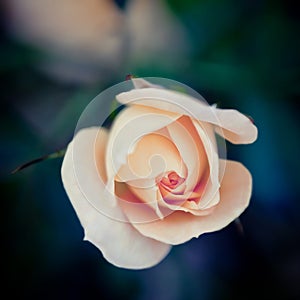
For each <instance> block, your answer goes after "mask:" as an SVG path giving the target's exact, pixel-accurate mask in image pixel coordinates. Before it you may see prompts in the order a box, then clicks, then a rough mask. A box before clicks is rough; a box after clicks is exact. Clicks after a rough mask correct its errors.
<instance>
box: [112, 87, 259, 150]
mask: <svg viewBox="0 0 300 300" xmlns="http://www.w3.org/2000/svg"><path fill="white" fill-rule="evenodd" d="M117 100H118V101H119V102H120V103H122V104H137V105H145V106H150V107H155V108H159V109H162V110H166V111H169V112H174V113H179V114H185V115H188V116H191V117H193V118H195V119H198V120H200V121H202V122H208V123H211V124H214V125H215V126H216V131H217V132H218V133H219V134H221V135H222V136H224V137H225V138H226V139H228V140H229V141H230V142H232V143H234V144H249V143H252V142H254V141H255V140H256V138H257V128H256V126H254V125H253V124H252V122H251V121H250V120H249V118H247V117H246V116H245V115H243V114H241V113H239V112H238V111H236V110H232V109H218V108H215V107H214V106H209V105H207V104H206V103H204V102H201V101H199V100H198V99H196V98H193V97H191V96H189V95H186V94H183V93H180V92H176V91H171V90H167V89H159V88H153V87H151V88H142V89H134V90H131V91H129V92H124V93H121V94H119V95H117Z"/></svg>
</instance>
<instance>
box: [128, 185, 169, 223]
mask: <svg viewBox="0 0 300 300" xmlns="http://www.w3.org/2000/svg"><path fill="white" fill-rule="evenodd" d="M127 185H128V187H129V189H130V190H131V191H132V192H133V193H134V194H135V195H136V196H137V197H138V198H139V199H140V200H141V201H142V202H144V203H146V204H147V205H149V206H150V207H152V208H153V209H154V211H155V212H156V214H157V216H158V217H159V218H160V219H163V217H164V216H163V214H162V213H161V211H160V209H159V206H158V201H157V193H158V187H157V186H156V185H154V186H150V187H137V186H136V184H134V185H130V183H129V182H127Z"/></svg>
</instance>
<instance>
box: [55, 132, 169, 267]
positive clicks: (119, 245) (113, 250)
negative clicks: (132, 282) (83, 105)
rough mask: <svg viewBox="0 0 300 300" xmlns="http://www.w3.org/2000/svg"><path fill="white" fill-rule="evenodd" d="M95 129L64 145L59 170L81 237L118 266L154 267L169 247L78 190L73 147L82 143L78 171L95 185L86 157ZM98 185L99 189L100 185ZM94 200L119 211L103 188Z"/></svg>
mask: <svg viewBox="0 0 300 300" xmlns="http://www.w3.org/2000/svg"><path fill="white" fill-rule="evenodd" d="M98 132H99V128H89V129H85V130H81V131H80V132H78V134H77V135H76V136H75V138H74V140H73V142H71V143H70V145H69V146H68V149H67V152H66V155H65V158H64V161H63V165H62V170H61V172H62V174H61V175H62V180H63V184H64V187H65V189H66V192H67V194H68V196H69V198H70V201H71V203H72V205H73V207H74V209H75V211H76V213H77V215H78V218H79V220H80V222H81V224H82V226H83V228H84V232H85V240H88V241H90V242H91V243H93V244H94V245H95V246H96V247H98V248H99V249H100V250H101V252H102V254H103V256H104V257H105V258H106V259H107V260H108V261H109V262H110V263H112V264H114V265H116V266H118V267H122V268H130V269H143V268H148V267H151V266H154V265H156V264H157V263H159V262H160V261H161V260H162V259H163V258H164V257H165V256H166V255H167V254H168V252H169V250H170V246H169V245H167V244H164V243H161V242H158V241H155V240H153V239H151V238H147V237H145V236H143V235H141V234H140V233H139V232H138V231H137V230H136V229H134V228H133V227H132V225H131V224H129V223H124V222H120V221H117V220H115V219H112V218H109V217H107V216H105V215H104V214H102V213H101V211H99V210H97V209H95V207H94V206H93V205H92V204H91V203H90V201H88V199H87V198H86V197H85V195H84V194H83V193H82V190H81V182H79V181H78V177H77V174H75V172H74V163H75V164H76V163H77V162H76V160H74V159H73V155H74V149H75V148H74V146H75V145H78V142H79V141H80V142H82V143H83V144H84V145H83V146H82V147H81V149H82V150H84V152H83V154H84V156H85V158H86V159H87V160H86V164H85V166H84V167H83V169H82V170H84V172H85V176H86V177H87V178H89V180H91V181H93V184H96V179H99V178H98V174H97V170H96V167H95V163H94V159H93V158H92V159H89V157H90V156H91V157H93V152H94V141H95V137H96V136H97V134H98ZM84 142H85V143H84ZM80 144H81V143H80ZM99 151H100V152H101V150H99ZM98 154H99V152H98ZM101 157H102V155H101ZM75 159H76V158H75ZM103 163H104V162H103ZM94 180H95V181H94ZM100 186H101V187H102V188H103V186H102V185H101V184H100ZM98 200H99V207H101V208H103V210H104V211H106V212H110V214H111V215H120V214H122V212H121V211H120V208H119V207H111V206H109V205H108V203H107V201H106V199H104V197H103V190H102V193H100V194H98Z"/></svg>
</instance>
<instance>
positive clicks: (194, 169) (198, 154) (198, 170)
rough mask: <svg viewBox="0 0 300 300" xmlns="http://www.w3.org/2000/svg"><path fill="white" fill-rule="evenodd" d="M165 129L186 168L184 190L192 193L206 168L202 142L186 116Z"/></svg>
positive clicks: (206, 163) (206, 162)
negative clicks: (186, 175) (186, 174)
mask: <svg viewBox="0 0 300 300" xmlns="http://www.w3.org/2000/svg"><path fill="white" fill-rule="evenodd" d="M167 129H168V132H169V134H170V137H171V138H172V140H173V142H174V144H175V145H176V147H177V148H178V150H179V152H180V154H181V156H182V159H183V161H184V163H185V165H186V166H187V170H188V177H187V179H186V181H185V183H186V189H187V191H192V190H193V189H194V187H195V186H196V184H197V183H198V181H199V180H200V179H201V178H202V177H203V175H204V173H205V171H206V169H207V168H208V161H207V155H206V152H205V149H204V147H203V144H202V141H201V139H200V138H199V135H198V133H197V131H196V129H195V127H194V125H193V123H192V122H191V120H190V118H188V117H186V116H183V117H181V118H180V119H178V120H177V121H175V122H173V123H171V124H170V125H168V126H167Z"/></svg>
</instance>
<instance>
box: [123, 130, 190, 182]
mask: <svg viewBox="0 0 300 300" xmlns="http://www.w3.org/2000/svg"><path fill="white" fill-rule="evenodd" d="M168 171H174V172H176V173H177V174H178V175H179V176H180V177H182V178H185V177H186V167H185V165H184V163H183V161H182V159H181V156H180V153H179V152H178V149H177V148H176V146H175V145H174V144H173V142H172V140H170V139H168V138H167V137H165V136H163V135H160V134H157V133H151V134H147V135H145V136H143V137H142V138H141V139H140V140H139V141H137V142H136V143H135V145H134V149H133V150H132V151H131V153H129V154H128V155H127V162H126V164H124V165H122V166H121V168H120V170H119V171H118V173H117V180H118V181H123V182H126V181H129V180H134V179H139V178H157V177H158V176H159V175H160V174H163V173H166V172H168Z"/></svg>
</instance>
